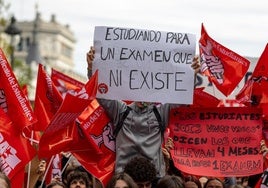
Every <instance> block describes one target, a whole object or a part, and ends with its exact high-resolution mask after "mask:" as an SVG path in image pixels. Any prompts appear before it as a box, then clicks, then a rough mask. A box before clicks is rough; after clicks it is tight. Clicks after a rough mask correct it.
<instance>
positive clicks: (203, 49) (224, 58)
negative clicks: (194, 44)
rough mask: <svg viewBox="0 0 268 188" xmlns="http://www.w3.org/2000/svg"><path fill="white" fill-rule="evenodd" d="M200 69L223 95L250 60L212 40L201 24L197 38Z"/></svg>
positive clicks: (235, 81) (246, 68)
mask: <svg viewBox="0 0 268 188" xmlns="http://www.w3.org/2000/svg"><path fill="white" fill-rule="evenodd" d="M199 50H200V57H201V71H202V73H203V74H204V75H206V76H207V77H208V78H209V81H210V82H212V83H213V84H214V85H215V86H216V87H217V88H218V90H219V91H221V92H222V93H223V94H224V95H225V96H228V95H229V94H231V92H232V91H233V90H234V89H235V87H236V86H237V85H238V84H239V82H240V81H241V79H242V78H243V77H244V75H245V74H246V72H247V70H248V68H249V64H250V62H249V61H248V60H247V59H245V58H244V57H242V56H240V55H238V54H237V53H235V52H233V51H231V50H229V49H228V48H226V47H224V46H222V45H221V44H220V43H218V42H216V41H215V40H213V39H212V38H211V37H210V36H209V35H208V34H207V32H206V30H205V28H204V26H203V24H202V28H201V38H200V40H199Z"/></svg>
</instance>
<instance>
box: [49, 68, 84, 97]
mask: <svg viewBox="0 0 268 188" xmlns="http://www.w3.org/2000/svg"><path fill="white" fill-rule="evenodd" d="M51 79H52V81H53V82H54V84H55V86H56V87H57V89H58V91H59V92H60V93H61V94H62V96H63V97H64V96H65V95H66V93H67V92H77V91H80V90H81V89H82V88H83V87H84V86H85V84H84V83H82V82H80V81H78V80H76V79H74V78H72V77H70V76H67V75H66V74H63V73H62V72H59V71H56V70H55V69H52V72H51Z"/></svg>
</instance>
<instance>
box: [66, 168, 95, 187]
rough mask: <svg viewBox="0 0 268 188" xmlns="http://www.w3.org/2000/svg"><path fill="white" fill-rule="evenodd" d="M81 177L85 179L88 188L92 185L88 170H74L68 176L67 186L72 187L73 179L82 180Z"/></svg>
mask: <svg viewBox="0 0 268 188" xmlns="http://www.w3.org/2000/svg"><path fill="white" fill-rule="evenodd" d="M80 179H82V180H84V181H85V183H86V187H87V188H89V187H91V183H90V179H89V177H88V174H87V173H86V172H81V171H77V170H75V171H73V172H72V173H70V174H69V175H68V176H67V187H70V185H71V183H72V181H73V180H80Z"/></svg>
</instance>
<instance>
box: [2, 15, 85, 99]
mask: <svg viewBox="0 0 268 188" xmlns="http://www.w3.org/2000/svg"><path fill="white" fill-rule="evenodd" d="M16 24H17V27H18V28H20V30H21V34H20V37H19V39H17V42H16V44H15V48H14V57H15V59H16V60H20V61H22V62H24V63H26V64H28V65H29V66H30V67H31V70H32V74H33V76H34V78H33V79H32V81H31V83H29V85H30V86H31V87H30V91H29V98H30V100H34V97H35V86H36V77H37V71H38V64H39V63H41V64H43V65H45V67H46V70H47V72H48V73H50V71H51V68H53V69H55V70H57V71H60V72H62V73H64V74H66V75H68V76H70V77H72V78H74V79H77V80H79V81H81V82H83V83H86V81H87V77H86V75H81V74H79V73H76V72H74V71H73V70H74V66H75V64H74V57H73V55H74V49H75V44H76V39H75V36H74V33H73V32H72V30H71V29H70V27H69V25H62V24H60V23H59V22H58V21H57V20H56V16H55V15H51V18H50V20H49V21H45V20H43V19H42V17H41V14H40V13H39V12H36V15H35V18H34V20H32V21H20V20H17V22H16ZM7 37H8V36H7Z"/></svg>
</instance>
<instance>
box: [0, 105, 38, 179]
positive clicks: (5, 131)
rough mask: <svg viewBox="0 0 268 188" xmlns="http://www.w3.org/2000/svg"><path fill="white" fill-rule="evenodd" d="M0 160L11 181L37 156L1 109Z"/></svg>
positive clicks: (2, 168)
mask: <svg viewBox="0 0 268 188" xmlns="http://www.w3.org/2000/svg"><path fill="white" fill-rule="evenodd" d="M0 146H1V152H0V158H1V165H0V167H1V171H3V172H4V173H5V174H6V175H8V177H9V178H10V179H12V178H13V177H14V175H15V174H17V173H18V172H19V171H21V169H24V168H25V165H26V164H27V163H28V162H29V161H30V160H32V158H33V157H34V156H35V155H36V151H35V149H34V148H33V147H32V145H30V143H29V141H28V140H27V139H25V138H24V137H23V136H22V135H21V132H20V131H19V130H18V129H16V127H15V126H13V124H12V122H11V120H10V119H9V117H8V116H7V115H6V114H5V112H4V111H3V110H2V109H1V108H0Z"/></svg>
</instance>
